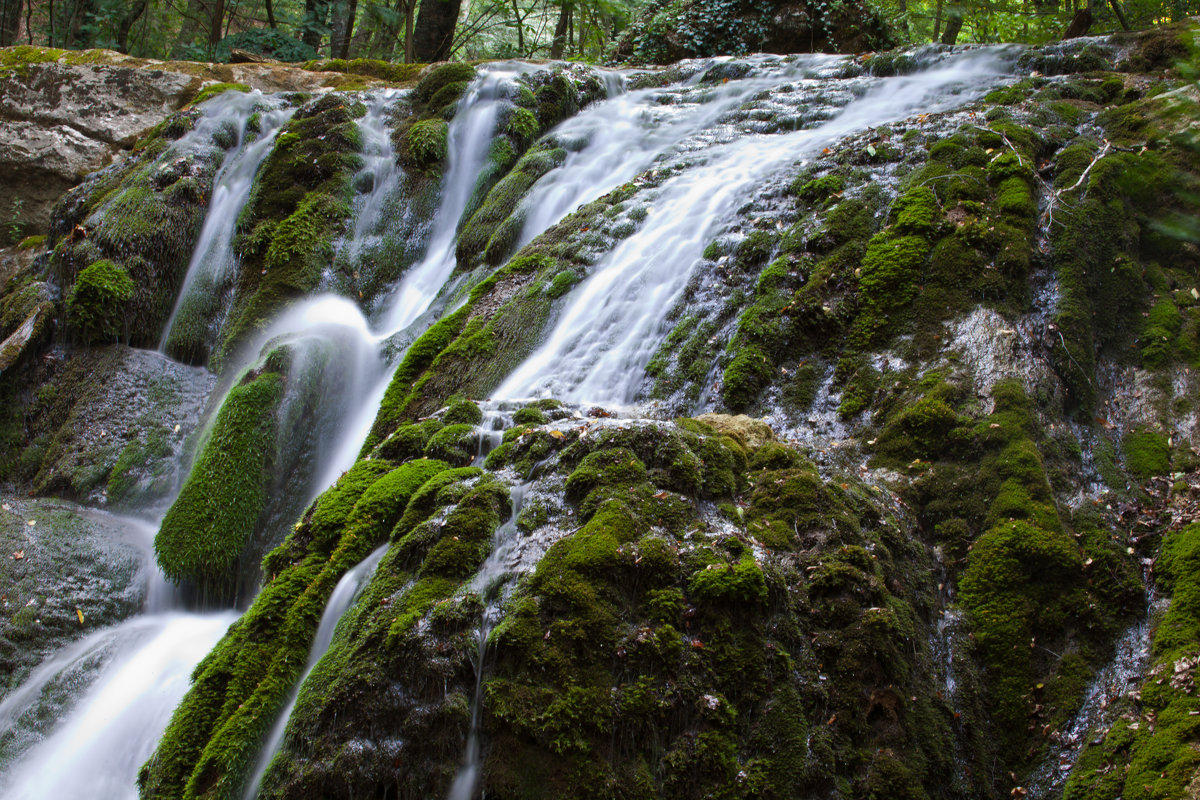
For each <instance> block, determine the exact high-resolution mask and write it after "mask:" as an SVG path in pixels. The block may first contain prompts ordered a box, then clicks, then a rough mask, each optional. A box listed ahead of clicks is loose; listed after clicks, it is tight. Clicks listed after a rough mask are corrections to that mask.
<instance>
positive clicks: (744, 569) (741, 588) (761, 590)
mask: <svg viewBox="0 0 1200 800" xmlns="http://www.w3.org/2000/svg"><path fill="white" fill-rule="evenodd" d="M688 594H689V595H691V596H692V597H694V598H696V600H698V601H700V602H701V603H711V604H721V605H726V604H739V603H748V604H752V605H753V604H762V603H765V602H766V600H767V583H766V581H765V580H764V579H763V573H762V570H761V569H760V568H759V566H758V564H757V563H755V561H754V557H753V556H751V555H750V554H749V553H747V554H746V555H744V556H742V558H741V559H740V560H739V561H738V562H737V563H736V564H721V563H717V564H709V565H708V566H707V567H705V568H704V569H700V570H697V571H696V572H694V573H693V574H692V577H691V579H690V580H689V581H688Z"/></svg>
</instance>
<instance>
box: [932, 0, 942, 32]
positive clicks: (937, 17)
mask: <svg viewBox="0 0 1200 800" xmlns="http://www.w3.org/2000/svg"><path fill="white" fill-rule="evenodd" d="M941 36H942V0H937V10H935V11H934V12H933V41H935V42H936V41H937V40H938V39H940V38H941Z"/></svg>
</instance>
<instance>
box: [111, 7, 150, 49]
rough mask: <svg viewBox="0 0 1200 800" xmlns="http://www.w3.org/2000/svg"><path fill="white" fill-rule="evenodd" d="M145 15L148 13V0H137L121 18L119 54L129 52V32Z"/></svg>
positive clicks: (118, 29)
mask: <svg viewBox="0 0 1200 800" xmlns="http://www.w3.org/2000/svg"><path fill="white" fill-rule="evenodd" d="M144 13H146V0H135V2H134V4H133V7H132V8H130V9H129V11H128V12H127V13H126V14H125V16H123V17H121V22H120V24H119V25H117V51H118V52H120V53H128V52H129V31H130V30H132V29H133V23H135V22H137V21H138V18H140V17H141V16H142V14H144Z"/></svg>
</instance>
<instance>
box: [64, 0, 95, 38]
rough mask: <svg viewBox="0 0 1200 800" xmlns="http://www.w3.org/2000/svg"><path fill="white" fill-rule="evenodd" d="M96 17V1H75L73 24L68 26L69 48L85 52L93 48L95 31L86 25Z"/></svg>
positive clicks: (72, 13)
mask: <svg viewBox="0 0 1200 800" xmlns="http://www.w3.org/2000/svg"><path fill="white" fill-rule="evenodd" d="M95 15H96V3H95V0H75V5H74V7H73V8H72V9H71V22H70V24H69V25H68V26H67V47H68V48H71V49H74V50H85V49H87V48H88V47H91V46H92V39H93V38H94V37H95V31H94V29H93V28H92V27H90V26H87V25H86V24H85V23H86V22H88V21H90V19H91V18H92V17H94V16H95Z"/></svg>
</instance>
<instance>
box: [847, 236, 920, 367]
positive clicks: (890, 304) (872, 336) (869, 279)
mask: <svg viewBox="0 0 1200 800" xmlns="http://www.w3.org/2000/svg"><path fill="white" fill-rule="evenodd" d="M928 255H929V243H928V242H927V241H926V240H925V239H923V238H921V237H919V236H901V237H898V238H897V237H893V236H890V235H888V234H878V235H876V236H874V237H873V238H872V239H871V241H870V244H868V246H867V252H866V255H865V256H864V257H863V262H862V274H861V275H860V276H859V281H858V284H859V292H860V298H861V302H862V305H863V311H862V313H861V314H860V316H859V318H858V321H857V323H856V326H855V336H856V338H857V339H858V340H859V341H861V342H862V343H863V344H870V343H877V342H880V341H882V340H883V339H884V338H885V337H886V335H887V333H888V331H889V330H891V329H893V327H894V322H893V321H892V320H891V316H892V315H894V314H897V313H899V312H900V310H901V309H902V308H904V307H905V306H907V305H908V304H909V303H910V302H911V301H912V299H913V297H914V296H915V295H916V292H917V278H918V277H919V276H920V274H921V269H922V267H923V266H924V264H925V260H926V258H927V257H928Z"/></svg>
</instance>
